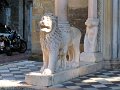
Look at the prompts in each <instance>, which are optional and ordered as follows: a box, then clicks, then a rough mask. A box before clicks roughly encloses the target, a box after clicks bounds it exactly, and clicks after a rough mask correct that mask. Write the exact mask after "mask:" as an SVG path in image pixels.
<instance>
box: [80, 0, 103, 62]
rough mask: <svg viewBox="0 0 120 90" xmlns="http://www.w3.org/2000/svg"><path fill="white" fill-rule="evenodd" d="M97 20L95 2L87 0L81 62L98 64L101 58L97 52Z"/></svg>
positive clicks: (95, 0)
mask: <svg viewBox="0 0 120 90" xmlns="http://www.w3.org/2000/svg"><path fill="white" fill-rule="evenodd" d="M98 24H99V20H98V18H97V0H88V19H87V20H86V22H85V25H86V26H87V27H86V34H85V39H84V52H83V53H82V54H81V57H80V60H81V61H88V62H98V61H99V60H101V59H102V58H101V57H102V56H101V54H100V53H98V51H97V33H98Z"/></svg>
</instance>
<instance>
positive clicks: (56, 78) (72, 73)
mask: <svg viewBox="0 0 120 90" xmlns="http://www.w3.org/2000/svg"><path fill="white" fill-rule="evenodd" d="M102 65H103V62H98V63H90V62H89V63H88V62H81V66H80V67H78V68H74V69H70V70H66V71H62V72H59V73H55V74H52V75H49V76H47V75H46V76H45V75H42V74H40V73H39V72H31V73H29V74H27V75H26V76H25V82H26V83H27V84H30V85H32V86H33V87H34V88H37V89H41V88H45V87H48V86H52V85H55V84H59V83H62V82H64V81H68V80H70V79H72V78H76V77H78V76H83V75H86V74H89V73H93V72H96V71H98V70H100V69H102Z"/></svg>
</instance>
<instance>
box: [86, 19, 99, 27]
mask: <svg viewBox="0 0 120 90" xmlns="http://www.w3.org/2000/svg"><path fill="white" fill-rule="evenodd" d="M98 24H99V19H97V18H88V19H87V20H86V22H85V25H87V27H94V26H98Z"/></svg>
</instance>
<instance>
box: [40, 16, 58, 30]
mask: <svg viewBox="0 0 120 90" xmlns="http://www.w3.org/2000/svg"><path fill="white" fill-rule="evenodd" d="M55 24H56V17H55V16H53V15H52V14H47V15H44V16H42V18H41V21H40V30H41V31H45V32H51V30H52V29H53V27H55Z"/></svg>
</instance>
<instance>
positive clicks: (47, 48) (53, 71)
mask: <svg viewBox="0 0 120 90" xmlns="http://www.w3.org/2000/svg"><path fill="white" fill-rule="evenodd" d="M80 39H81V32H80V30H79V29H77V28H75V27H70V26H69V24H67V25H65V24H62V25H61V26H60V27H59V26H58V22H57V18H56V17H55V16H53V15H45V16H43V17H42V18H41V21H40V44H41V49H42V52H43V66H42V68H41V70H40V72H38V73H32V74H31V75H30V74H29V75H27V76H26V78H25V79H26V81H27V82H29V83H30V84H33V85H36V84H37V85H38V84H39V86H43V87H44V86H50V85H53V84H57V83H60V82H63V81H66V80H69V79H71V78H74V77H76V76H79V73H78V72H79V71H78V69H77V68H78V67H79V66H80ZM61 77H62V78H61ZM30 79H31V81H30ZM35 80H38V81H39V82H38V81H35ZM33 82H35V83H33Z"/></svg>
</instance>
